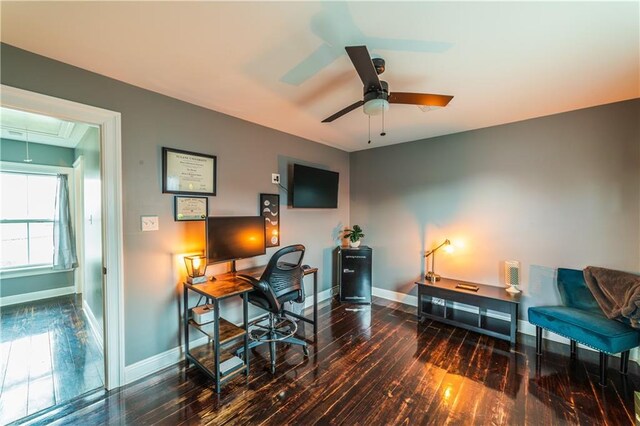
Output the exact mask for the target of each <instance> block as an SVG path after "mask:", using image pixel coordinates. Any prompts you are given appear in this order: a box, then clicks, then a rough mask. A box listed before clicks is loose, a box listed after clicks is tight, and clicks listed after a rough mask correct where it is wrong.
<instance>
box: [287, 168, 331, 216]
mask: <svg viewBox="0 0 640 426" xmlns="http://www.w3.org/2000/svg"><path fill="white" fill-rule="evenodd" d="M339 176H340V175H339V174H338V173H337V172H332V171H329V170H322V169H316V168H315V167H309V166H303V165H301V164H294V165H293V182H292V199H293V200H292V205H293V207H294V208H315V209H335V208H338V178H339Z"/></svg>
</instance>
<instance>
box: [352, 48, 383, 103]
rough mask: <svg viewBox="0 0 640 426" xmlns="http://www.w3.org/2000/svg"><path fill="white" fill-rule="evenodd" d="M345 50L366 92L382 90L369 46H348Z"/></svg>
mask: <svg viewBox="0 0 640 426" xmlns="http://www.w3.org/2000/svg"><path fill="white" fill-rule="evenodd" d="M345 50H346V51H347V54H348V55H349V58H350V59H351V62H353V66H354V67H355V69H356V71H357V72H358V75H359V76H360V80H362V83H363V84H364V87H365V92H369V91H371V90H382V85H381V84H380V79H379V78H378V73H377V72H376V67H374V66H373V62H372V61H371V55H369V51H368V50H367V46H347V47H345Z"/></svg>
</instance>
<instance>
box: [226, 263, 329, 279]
mask: <svg viewBox="0 0 640 426" xmlns="http://www.w3.org/2000/svg"><path fill="white" fill-rule="evenodd" d="M266 267H267V265H261V266H254V267H252V268H246V269H241V270H239V271H237V272H227V273H225V274H220V275H216V280H234V279H237V278H236V276H238V275H241V274H242V275H249V276H251V277H253V278H255V279H259V278H260V276H262V273H263V272H264V270H265V268H266ZM303 271H304V274H305V275H309V274H313V273H316V272H318V268H314V267H311V268H308V269H303ZM214 282H215V281H214Z"/></svg>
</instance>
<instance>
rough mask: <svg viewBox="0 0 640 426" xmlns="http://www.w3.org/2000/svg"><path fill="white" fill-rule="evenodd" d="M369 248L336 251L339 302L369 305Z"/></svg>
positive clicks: (370, 256)
mask: <svg viewBox="0 0 640 426" xmlns="http://www.w3.org/2000/svg"><path fill="white" fill-rule="evenodd" d="M372 258H373V250H371V247H367V246H360V247H357V248H352V247H340V248H339V249H338V274H337V276H338V284H339V285H340V301H341V302H350V303H371V263H372V260H373V259H372Z"/></svg>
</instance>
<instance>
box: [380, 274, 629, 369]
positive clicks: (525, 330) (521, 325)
mask: <svg viewBox="0 0 640 426" xmlns="http://www.w3.org/2000/svg"><path fill="white" fill-rule="evenodd" d="M372 293H373V295H374V296H377V297H381V298H383V299H387V300H393V301H394V302H400V303H403V304H405V305H409V306H413V307H417V306H418V298H417V297H416V296H411V295H409V294H404V293H398V292H396V291H391V290H385V289H383V288H377V287H373V292H372ZM454 308H456V309H460V310H463V311H468V312H476V311H475V310H474V309H473V308H470V307H468V306H466V305H461V304H458V303H454ZM487 315H488V316H490V317H494V318H500V319H504V318H505V317H504V315H501V313H499V312H496V313H492V312H487ZM518 332H519V333H522V334H526V335H529V336H535V335H536V326H535V325H533V324H531V323H530V322H529V321H526V320H518ZM542 338H543V339H546V340H551V341H553V342H558V343H562V344H565V345H569V339H566V338H564V337H562V336H558V335H557V334H555V333H552V332H549V331H547V330H543V331H542ZM578 347H580V348H584V349H588V350H590V351H594V352H595V349H593V348H590V347H588V346H583V345H581V344H578ZM629 359H630V360H632V361H636V362H639V361H640V351H639V350H638V348H636V349H632V350H631V353H630V354H629Z"/></svg>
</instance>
